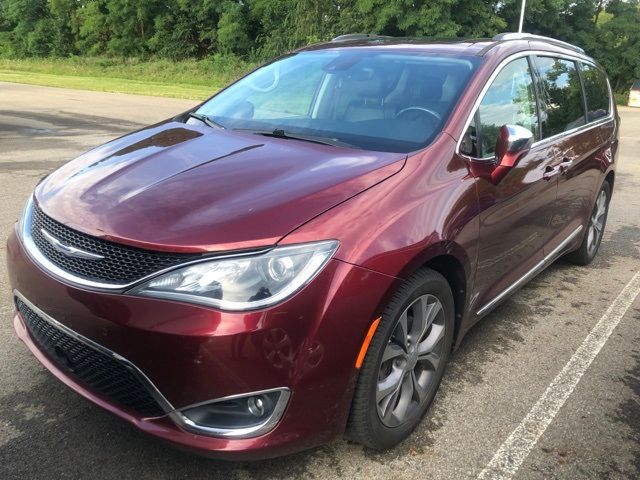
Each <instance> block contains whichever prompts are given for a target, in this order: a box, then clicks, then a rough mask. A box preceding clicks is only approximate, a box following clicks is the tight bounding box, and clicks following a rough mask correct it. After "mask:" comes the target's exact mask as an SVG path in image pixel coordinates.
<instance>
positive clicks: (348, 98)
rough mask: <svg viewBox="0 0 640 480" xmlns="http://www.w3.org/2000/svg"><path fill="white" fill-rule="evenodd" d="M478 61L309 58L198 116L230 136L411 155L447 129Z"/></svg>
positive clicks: (252, 80)
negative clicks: (234, 132)
mask: <svg viewBox="0 0 640 480" xmlns="http://www.w3.org/2000/svg"><path fill="white" fill-rule="evenodd" d="M478 63H479V59H478V58H477V57H471V56H469V57H459V56H456V57H449V56H446V55H443V54H438V55H434V54H425V53H419V52H418V53H397V52H381V51H362V50H355V49H351V50H342V51H340V50H338V51H336V50H329V51H308V52H301V53H297V54H293V55H291V56H288V57H286V58H283V59H280V60H277V61H275V62H273V63H271V64H269V65H266V66H264V67H262V68H260V69H258V70H256V71H255V72H253V73H251V74H249V75H247V76H246V77H244V78H242V79H241V80H239V81H238V82H236V83H235V84H233V85H231V86H230V87H229V88H227V89H225V90H223V91H222V92H220V93H219V94H218V95H216V96H215V97H213V98H212V99H211V100H209V101H208V102H206V103H205V104H203V105H202V106H201V107H200V108H199V109H198V110H197V113H198V114H200V115H206V116H207V117H209V118H210V119H211V120H212V121H213V122H215V123H216V124H219V125H221V126H223V127H224V128H229V129H239V130H249V131H254V132H256V133H262V134H271V135H273V134H274V132H275V134H276V135H275V136H278V137H282V138H287V137H293V138H296V137H298V138H299V139H304V140H309V141H313V140H316V141H320V142H321V143H329V144H335V145H346V146H350V147H354V148H360V149H365V150H378V151H386V152H402V153H407V152H411V151H415V150H419V149H421V148H423V147H425V146H426V145H428V144H429V143H430V142H431V141H432V140H433V139H434V138H435V136H436V135H437V134H438V133H439V132H440V130H441V129H442V127H443V125H444V123H445V121H446V120H447V118H448V116H449V114H450V113H451V110H452V108H453V106H454V104H455V102H456V100H457V99H458V97H459V96H460V93H461V92H462V90H463V89H464V87H465V86H466V84H467V81H468V80H469V78H470V76H471V74H472V72H473V71H474V69H475V67H476V66H477V64H478Z"/></svg>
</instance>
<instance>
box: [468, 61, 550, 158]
mask: <svg viewBox="0 0 640 480" xmlns="http://www.w3.org/2000/svg"><path fill="white" fill-rule="evenodd" d="M478 112H479V120H480V137H481V140H480V143H481V145H480V153H481V155H482V157H489V156H492V155H494V154H495V146H496V140H497V138H498V132H499V130H500V127H502V126H503V125H507V124H508V125H520V126H522V127H525V128H528V129H529V130H531V131H532V132H534V135H535V136H536V138H539V137H538V135H537V134H536V132H537V130H538V117H537V114H536V96H535V91H534V87H533V79H532V76H531V71H530V69H529V62H528V61H527V59H526V58H519V59H517V60H514V61H513V62H511V63H509V64H508V65H507V66H506V67H504V68H503V69H502V70H501V71H500V73H498V75H497V76H496V78H495V79H494V80H493V82H492V83H491V86H490V87H489V89H488V90H487V93H486V94H485V96H484V97H483V99H482V102H481V103H480V107H479V109H478Z"/></svg>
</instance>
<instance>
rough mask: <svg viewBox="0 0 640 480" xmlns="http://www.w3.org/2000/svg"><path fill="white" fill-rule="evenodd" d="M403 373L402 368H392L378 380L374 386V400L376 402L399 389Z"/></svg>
mask: <svg viewBox="0 0 640 480" xmlns="http://www.w3.org/2000/svg"><path fill="white" fill-rule="evenodd" d="M403 375H404V372H403V370H402V369H400V368H394V369H393V370H391V373H390V374H389V375H388V376H387V377H386V378H384V379H383V380H381V381H379V382H378V385H377V388H376V402H378V404H379V403H380V402H382V401H383V400H385V398H387V397H390V396H391V395H392V394H393V393H395V392H396V391H397V390H399V389H400V385H401V383H402V377H403Z"/></svg>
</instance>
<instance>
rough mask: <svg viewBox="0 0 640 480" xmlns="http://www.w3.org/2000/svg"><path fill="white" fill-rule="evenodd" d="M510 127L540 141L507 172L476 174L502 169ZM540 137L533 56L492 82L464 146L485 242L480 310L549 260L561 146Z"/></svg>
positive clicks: (478, 284) (477, 296) (477, 293)
mask: <svg viewBox="0 0 640 480" xmlns="http://www.w3.org/2000/svg"><path fill="white" fill-rule="evenodd" d="M503 125H519V126H522V127H525V128H527V129H528V130H530V131H531V132H533V134H534V139H535V143H534V144H533V146H532V148H531V149H530V150H529V152H527V153H526V154H525V155H524V156H523V157H521V158H520V159H519V161H518V162H517V163H516V165H515V166H514V167H513V168H512V169H511V170H510V171H509V172H508V173H507V174H506V176H504V177H503V178H502V179H500V180H499V181H498V182H497V183H493V182H492V181H490V180H488V179H487V178H486V176H484V175H482V174H477V173H476V172H481V171H482V170H483V169H484V170H491V169H493V168H495V166H496V158H495V144H496V140H497V137H498V132H499V130H500V127H501V126H503ZM539 140H540V122H539V118H538V104H537V97H536V89H535V87H534V79H533V73H532V67H531V64H530V59H529V58H528V57H520V58H516V59H514V60H512V61H511V62H509V63H508V64H506V65H505V66H504V67H503V68H502V69H501V70H500V71H499V72H498V73H497V74H496V76H495V78H494V79H493V80H492V82H491V84H490V86H489V87H488V89H487V90H486V92H485V94H484V96H483V98H482V100H481V102H480V104H479V106H478V109H477V111H476V113H475V115H474V119H473V121H472V122H471V125H470V126H469V128H468V130H467V132H466V133H465V135H464V136H463V139H462V141H461V145H460V153H461V154H462V155H463V156H464V157H465V158H466V159H467V161H468V162H469V165H470V171H471V172H472V174H473V175H474V176H476V177H477V183H476V184H477V190H478V198H479V218H480V232H479V233H480V239H479V245H478V263H477V270H476V277H475V288H474V305H473V307H472V308H474V310H475V311H476V312H477V313H479V314H483V313H484V312H485V311H488V310H489V309H490V308H491V307H492V306H493V305H494V304H495V303H496V302H497V301H499V300H500V299H501V298H502V295H503V294H505V293H508V291H510V289H511V288H512V287H513V286H514V285H517V284H518V283H517V282H518V280H520V279H522V278H523V277H524V276H526V275H527V273H529V272H531V271H532V270H533V269H534V268H535V267H536V266H537V265H538V264H539V263H540V262H541V261H542V259H543V258H544V251H543V248H544V246H545V245H546V244H547V243H548V242H549V240H550V238H551V237H552V236H553V230H552V228H551V219H552V216H553V214H554V210H555V205H556V194H557V176H554V175H549V172H550V170H551V169H552V168H553V167H552V165H553V162H554V161H555V158H556V150H555V147H554V146H553V145H550V144H548V143H541V142H539Z"/></svg>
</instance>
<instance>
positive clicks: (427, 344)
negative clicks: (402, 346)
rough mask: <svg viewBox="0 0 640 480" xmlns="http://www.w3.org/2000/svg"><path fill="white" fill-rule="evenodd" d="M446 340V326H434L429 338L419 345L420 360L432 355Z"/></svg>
mask: <svg viewBox="0 0 640 480" xmlns="http://www.w3.org/2000/svg"><path fill="white" fill-rule="evenodd" d="M443 338H444V325H438V324H433V327H432V328H431V332H429V336H428V337H427V338H425V339H424V340H423V341H422V343H420V344H419V345H418V359H420V358H422V357H423V356H424V355H427V354H429V353H431V352H432V351H433V350H434V349H435V348H436V347H437V346H438V344H439V343H440V341H441V340H442V339H443Z"/></svg>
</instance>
